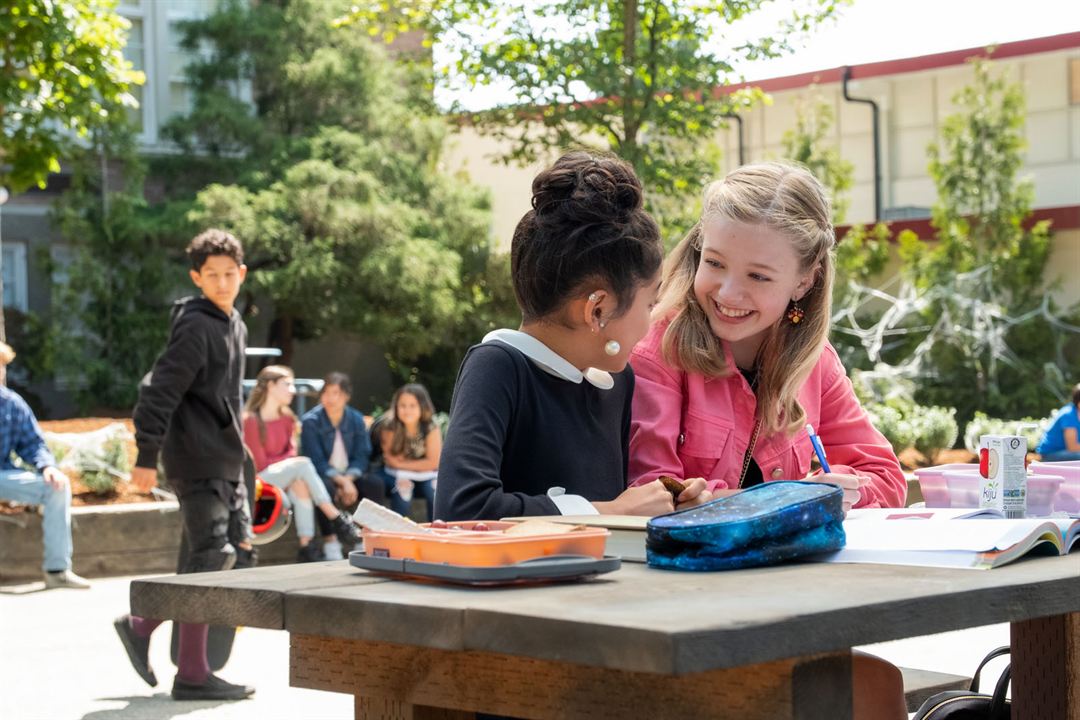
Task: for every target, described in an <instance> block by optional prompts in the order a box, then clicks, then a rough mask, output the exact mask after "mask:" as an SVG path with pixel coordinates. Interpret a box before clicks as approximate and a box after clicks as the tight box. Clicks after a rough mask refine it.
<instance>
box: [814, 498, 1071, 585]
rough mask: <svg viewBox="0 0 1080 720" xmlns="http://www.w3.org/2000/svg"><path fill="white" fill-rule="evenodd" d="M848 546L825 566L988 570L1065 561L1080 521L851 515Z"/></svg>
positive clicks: (913, 511) (907, 511)
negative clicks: (1027, 560) (1054, 558)
mask: <svg viewBox="0 0 1080 720" xmlns="http://www.w3.org/2000/svg"><path fill="white" fill-rule="evenodd" d="M844 532H845V533H846V534H847V543H846V545H845V546H844V547H843V548H842V549H841V550H838V551H836V552H834V553H830V554H829V555H825V556H822V557H820V558H819V559H821V560H824V561H825V562H856V563H881V564H887V565H920V566H925V567H949V568H976V569H984V570H985V569H989V568H995V567H999V566H1001V565H1005V564H1007V563H1010V562H1012V561H1014V560H1017V559H1018V558H1021V557H1024V556H1025V555H1028V554H1032V555H1065V554H1067V553H1069V552H1070V551H1071V550H1074V549H1076V548H1078V547H1080V520H1077V519H1073V518H1037V519H1036V518H1033V519H1026V520H1006V519H1004V518H1003V517H1002V514H1001V513H1000V512H999V511H997V510H993V509H990V510H970V509H967V510H963V509H962V510H953V509H948V510H940V509H931V508H927V509H919V508H898V509H887V508H882V509H868V510H852V511H851V512H850V513H848V516H847V519H845V520H844Z"/></svg>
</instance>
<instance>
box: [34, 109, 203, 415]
mask: <svg viewBox="0 0 1080 720" xmlns="http://www.w3.org/2000/svg"><path fill="white" fill-rule="evenodd" d="M93 139H94V142H93V144H92V145H91V146H90V147H88V148H86V149H85V150H83V151H81V152H78V153H75V154H73V155H71V156H70V161H71V164H72V168H73V172H72V185H71V188H70V189H69V190H68V191H67V192H65V193H64V194H63V196H62V197H61V199H60V200H59V201H58V202H57V203H56V206H55V208H54V213H53V214H54V218H53V219H54V222H55V224H56V225H57V226H58V227H59V229H60V232H61V234H62V235H63V236H64V240H65V242H66V243H67V244H68V246H69V247H70V248H71V251H72V257H71V259H70V263H67V264H65V265H63V266H57V267H54V268H53V270H54V275H55V274H60V275H62V276H63V279H62V281H61V282H60V283H58V285H57V286H56V287H55V288H54V290H53V308H54V312H53V316H52V319H51V327H50V330H51V332H50V338H51V345H52V347H53V349H54V359H55V365H54V367H53V368H51V369H52V370H53V371H55V373H56V375H57V377H59V378H61V379H65V380H67V381H68V382H71V383H72V384H73V386H74V387H75V399H76V402H77V403H78V405H79V407H80V408H81V409H82V410H83V411H84V412H86V411H89V410H91V409H94V408H98V409H100V408H108V409H123V408H128V407H131V406H132V405H134V403H135V400H136V399H137V396H138V386H139V380H140V378H141V377H142V376H143V375H144V374H145V373H146V372H147V371H148V370H149V369H150V367H151V366H152V365H153V362H154V358H155V356H156V355H157V353H158V352H160V350H161V348H162V346H163V345H164V343H165V337H166V334H167V331H168V311H167V308H168V306H169V302H170V299H171V297H172V293H173V292H174V291H175V289H176V288H177V285H178V282H179V281H180V279H181V277H182V275H181V271H180V270H179V268H178V267H177V265H176V264H174V263H172V262H170V260H169V257H168V252H167V250H168V248H169V247H170V246H172V245H174V244H175V243H176V242H177V238H178V236H179V237H183V235H184V234H185V230H186V229H187V226H186V225H183V224H182V225H180V226H177V225H176V224H175V223H173V222H171V221H170V222H165V223H162V222H159V221H158V219H157V213H156V212H155V211H152V210H151V209H149V208H148V207H147V204H146V201H145V200H144V199H143V181H144V177H145V175H144V170H145V168H144V166H143V163H142V162H141V160H140V159H139V157H138V155H137V154H136V153H135V151H134V147H133V143H132V141H131V137H130V134H129V133H127V132H124V131H123V130H122V129H121V130H117V131H113V132H110V133H108V134H105V133H95V135H94V138H93ZM110 165H112V166H113V168H118V167H122V168H123V173H122V178H123V184H122V185H121V186H119V187H110V186H109V185H108V183H109V182H110V180H112V179H113V178H115V177H116V176H118V175H119V174H118V173H115V172H112V171H111V168H110ZM103 170H104V172H103ZM59 308H64V309H65V310H64V312H57V311H56V310H55V309H59Z"/></svg>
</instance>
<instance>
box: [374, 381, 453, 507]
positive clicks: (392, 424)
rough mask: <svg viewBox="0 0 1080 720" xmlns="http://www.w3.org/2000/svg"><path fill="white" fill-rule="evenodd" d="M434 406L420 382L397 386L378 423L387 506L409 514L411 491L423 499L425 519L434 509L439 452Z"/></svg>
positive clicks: (438, 434) (439, 444) (440, 435)
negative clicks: (425, 505) (388, 503)
mask: <svg viewBox="0 0 1080 720" xmlns="http://www.w3.org/2000/svg"><path fill="white" fill-rule="evenodd" d="M434 415H435V406H434V405H433V404H432V402H431V395H429V394H428V391H427V388H425V387H424V386H423V385H419V384H416V383H410V384H408V385H403V386H402V387H400V388H398V389H397V391H396V392H395V393H394V397H393V398H392V399H391V400H390V409H389V410H388V411H387V412H386V415H384V416H383V418H382V420H381V422H380V424H379V444H380V447H381V448H382V457H383V477H384V479H385V482H386V492H387V494H388V495H389V496H390V507H392V508H393V509H394V510H395V511H396V512H399V513H401V514H402V515H408V514H409V504H410V503H411V502H412V496H413V492H414V491H418V492H419V493H420V494H421V496H422V497H423V498H424V499H425V500H426V501H427V513H428V520H429V521H430V520H431V519H432V517H433V513H434V509H435V507H434V506H435V481H436V477H437V476H438V471H439V455H440V454H441V453H442V432H441V431H440V430H439V426H438V425H436V424H435V422H434V420H432V418H433V416H434Z"/></svg>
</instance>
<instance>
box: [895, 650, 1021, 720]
mask: <svg viewBox="0 0 1080 720" xmlns="http://www.w3.org/2000/svg"><path fill="white" fill-rule="evenodd" d="M1008 654H1009V646H1008V645H1005V646H1002V647H999V648H998V649H997V650H994V651H993V652H991V653H990V654H989V655H987V656H986V657H984V658H983V659H982V662H981V663H979V667H978V669H976V670H975V677H973V678H971V688H970V689H969V690H946V691H945V692H940V693H938V694H937V695H932V696H931V697H929V698H927V699H926V702H924V703H923V704H922V706H921V707H920V708H919V710H918V712H916V713H915V716H914V718H913V720H1009V715H1010V704H1009V701H1008V700H1007V699H1006V698H1005V693H1006V692H1007V691H1008V689H1009V678H1010V673H1009V666H1008V665H1006V666H1005V669H1004V670H1003V671H1002V672H1001V677H999V678H998V681H997V685H995V686H994V694H993V695H986V694H984V693H980V692H979V691H978V688H979V675H980V674H981V673H982V669H983V667H984V666H985V665H986V663H988V662H990V661H991V660H993V659H994V658H996V657H1000V656H1002V655H1008Z"/></svg>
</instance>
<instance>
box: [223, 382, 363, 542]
mask: <svg viewBox="0 0 1080 720" xmlns="http://www.w3.org/2000/svg"><path fill="white" fill-rule="evenodd" d="M293 380H294V377H293V373H292V370H290V369H289V368H287V367H285V366H283V365H268V366H267V367H264V368H263V369H262V370H260V371H259V374H258V376H257V377H256V380H255V388H254V389H253V390H252V391H251V396H250V397H248V401H247V405H246V406H245V407H244V444H245V445H247V447H248V450H250V451H251V455H252V457H253V458H254V461H255V472H257V473H258V474H259V477H260V478H262V480H263V482H267V483H270V484H271V485H273V486H275V487H279V488H281V489H282V490H284V491H285V492H286V494H287V495H288V498H289V501H290V502H291V504H292V507H293V518H294V519H295V520H296V535H297V537H298V538H299V540H300V552H299V555H298V558H297V559H298V560H299V561H300V562H313V561H315V560H321V559H322V553H321V552H320V550H319V548H318V547H317V546H316V545H315V544H314V543H312V542H311V539H312V538H313V537H314V536H315V508H316V507H318V509H319V511H320V512H322V513H323V514H324V515H326V517H327V519H329V520H330V523H331V526H332V527H333V529H334V533H335V534H336V535H337V536H338V539H340V540H341V542H342V544H344V545H346V546H347V547H350V548H351V547H352V546H354V545H356V543H357V541H358V540H359V532H358V531H357V529H356V525H354V524H353V522H352V519H351V518H350V517H349V516H348V515H347V514H345V513H343V512H341V511H339V510H338V509H337V508H336V507H335V506H334V503H333V501H331V500H330V495H329V493H328V492H327V490H326V486H325V485H324V484H323V482H322V480H321V479H320V478H319V474H318V473H317V472H316V471H315V466H314V465H312V464H311V459H310V458H306V457H303V456H298V455H297V454H296V415H295V414H293V411H292V409H291V408H290V405H291V404H292V401H293V398H294V397H295V396H296V387H295V386H294V384H293Z"/></svg>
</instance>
